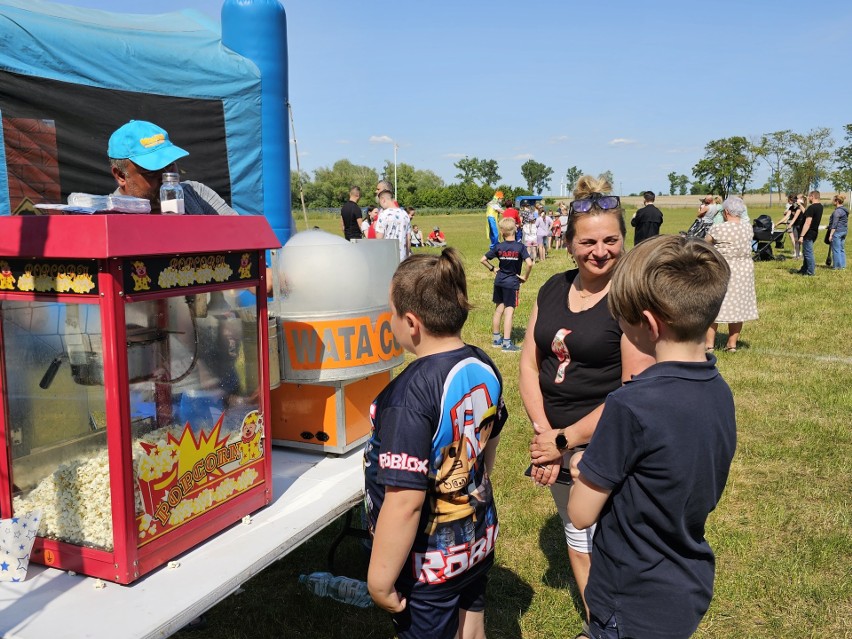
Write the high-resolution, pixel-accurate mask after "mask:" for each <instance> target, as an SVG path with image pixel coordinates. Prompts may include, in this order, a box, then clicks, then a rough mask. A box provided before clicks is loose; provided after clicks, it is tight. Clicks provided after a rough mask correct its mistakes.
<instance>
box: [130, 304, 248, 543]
mask: <svg viewBox="0 0 852 639" xmlns="http://www.w3.org/2000/svg"><path fill="white" fill-rule="evenodd" d="M238 293H239V291H215V292H213V293H198V294H195V295H189V296H179V297H170V298H166V299H155V300H145V301H139V302H131V303H128V304H127V305H126V306H125V309H126V315H125V318H126V328H127V335H128V343H130V341H131V339H134V340H136V341H137V343H138V344H140V346H141V345H142V344H144V345H145V346H144V349H145V350H142V349H141V348H140V349H138V352H137V354H136V355H133V354H132V352H131V349H130V348H128V379H129V380H130V389H129V390H130V395H129V396H130V408H131V415H132V417H133V419H132V421H131V427H132V441H133V460H134V464H133V465H134V480H135V481H134V488H135V497H136V524H137V532H138V539H137V541H138V544H139V545H140V546H141V545H144V544H146V543H149V542H150V541H153V540H154V539H157V538H158V537H160V536H162V535H165V534H167V533H168V532H169V531H171V530H173V529H174V528H175V527H177V526H180V525H181V524H183V523H185V522H187V521H191V520H192V519H194V518H195V517H197V516H198V515H200V514H203V513H204V512H206V511H208V510H210V509H212V508H215V507H216V506H218V505H220V504H221V503H223V502H226V501H228V500H230V499H231V498H232V497H234V496H235V495H238V494H240V493H242V492H244V491H245V490H246V489H248V488H250V487H252V486H253V485H255V484H256V482H257V480H258V478H259V473H258V468H257V464H258V463H259V462H260V459H261V457H262V455H263V445H262V435H263V429H262V425H263V423H262V420H261V419H260V412H259V411H260V394H259V386H258V376H257V370H258V365H259V364H258V350H257V344H258V340H257V320H256V311H255V308H254V307H253V306H252V307H249V308H239V307H238V306H237V303H236V300H237V299H238V298H239V295H238ZM243 294H244V295H245V293H243ZM250 297H252V301H253V296H250ZM143 371H148V372H147V374H146V375H141V373H142V372H143Z"/></svg>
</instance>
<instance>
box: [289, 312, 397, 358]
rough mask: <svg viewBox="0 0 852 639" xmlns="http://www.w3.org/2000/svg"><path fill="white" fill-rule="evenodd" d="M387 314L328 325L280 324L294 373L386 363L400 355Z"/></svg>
mask: <svg viewBox="0 0 852 639" xmlns="http://www.w3.org/2000/svg"><path fill="white" fill-rule="evenodd" d="M390 317H391V316H390V313H381V314H379V315H378V316H377V317H370V316H361V317H348V318H346V319H335V320H329V321H317V322H313V321H299V322H293V321H290V322H288V321H283V322H282V334H283V337H284V344H285V347H286V349H287V357H288V360H289V365H290V367H291V368H292V369H293V370H319V369H333V368H350V367H355V366H367V365H370V364H380V363H382V362H388V361H390V360H392V359H393V358H395V357H399V356H400V355H402V348H401V347H400V345H399V344H397V342H396V340H395V339H394V337H393V333H392V332H391V326H390Z"/></svg>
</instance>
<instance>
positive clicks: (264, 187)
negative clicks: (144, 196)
mask: <svg viewBox="0 0 852 639" xmlns="http://www.w3.org/2000/svg"><path fill="white" fill-rule="evenodd" d="M133 119H135V120H149V121H151V122H155V123H157V124H158V125H160V126H162V127H163V128H165V129H166V130H167V131H168V132H169V134H170V136H171V138H172V140H173V141H174V142H175V143H176V144H177V145H179V146H181V147H183V148H185V149H186V150H187V151H189V152H190V155H189V157H188V158H186V159H184V160H182V161H181V163H180V167H181V170H182V172H184V174H185V178H186V179H194V180H198V181H200V182H204V183H205V184H207V185H208V186H210V187H211V188H213V189H214V190H216V191H217V192H218V193H219V194H220V195H221V196H222V197H223V198H224V199H225V200H226V201H227V202H229V203H230V204H231V206H233V208H235V209H236V210H237V211H238V212H240V213H241V214H244V215H265V216H266V217H267V219H268V220H269V222H270V225H271V226H272V228H273V229H274V231H275V233H276V235H277V236H278V239H279V240H280V241H281V243H282V245H283V244H284V243H285V242H286V241H287V239H288V238H289V237H290V235H291V233H292V230H293V229H292V226H293V225H292V216H291V213H290V156H289V137H288V116H287V23H286V17H285V14H284V8H283V7H282V6H281V4H280V3H279V2H278V0H225V2H224V5H223V7H222V24H221V28H220V26H219V25H218V24H216V23H215V22H214V21H212V20H210V19H209V18H207V17H205V16H203V15H202V14H200V13H198V12H195V11H180V12H176V13H168V14H162V15H147V16H143V15H125V14H115V13H108V12H104V11H96V10H91V9H81V8H76V7H68V6H64V5H61V4H56V3H52V2H45V1H43V0H0V121H2V128H1V129H0V136H2V137H0V215H9V214H16V213H18V212H21V211H18V210H16V208H19V206H20V203H19V202H16V201H15V198H14V197H10V185H11V183H12V182H13V181H21V180H26V178H27V176H20V175H14V174H12V175H9V171H10V170H11V168H10V167H13V166H18V162H19V160H20V158H17V157H16V158H11V157H8V155H10V154H12V153H14V154H16V156H18V155H20V146H16V145H14V144H6V136H14V135H17V130H16V129H15V127H14V126H12V124H13V123H19V122H36V123H38V124H39V126H46V127H48V130H49V131H52V132H54V133H55V136H54V137H51V138H50V141H49V142H50V144H49V146H50V147H51V148H49V149H45V151H44V152H45V153H46V154H48V155H50V156H51V157H52V158H54V159H55V160H53V161H54V164H56V163H57V162H56V160H58V178H54V179H53V181H54V183H55V182H57V181H58V184H59V185H58V187H56V186H54V190H58V191H59V193H58V194H57V195H60V196H61V201H63V202H64V201H65V198H67V196H68V194H69V193H72V192H84V193H110V192H112V190H113V189H114V188H115V183H114V180H113V179H112V176H111V174H110V171H109V164H108V160H107V157H106V148H107V140H108V139H109V136H110V134H111V133H112V132H113V131H114V130H115V129H116V128H118V127H119V126H121V125H122V124H124V123H125V122H127V121H128V120H133ZM33 138H34V139H35V138H36V136H33ZM54 139H55V141H54ZM10 142H11V140H10ZM36 146H37V145H36ZM9 149H15V150H14V151H10V150H9ZM27 153H34V154H36V155H37V154H38V149H37V148H36V149H35V150H34V151H27ZM27 161H28V162H30V163H31V164H35V165H36V166H38V165H39V160H38V158H37V157H36V158H28V159H27ZM7 169H9V170H7ZM37 180H38V177H37V175H36V176H35V177H32V179H31V181H37ZM36 203H38V202H36Z"/></svg>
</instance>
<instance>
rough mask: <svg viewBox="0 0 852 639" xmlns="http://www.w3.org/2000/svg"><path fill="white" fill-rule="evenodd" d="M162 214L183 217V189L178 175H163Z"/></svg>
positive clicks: (161, 188) (161, 192)
mask: <svg viewBox="0 0 852 639" xmlns="http://www.w3.org/2000/svg"><path fill="white" fill-rule="evenodd" d="M160 212H161V213H163V214H166V215H168V214H171V215H183V214H184V207H183V187H182V186H181V185H180V176H179V175H178V174H177V173H163V185H162V186H161V187H160Z"/></svg>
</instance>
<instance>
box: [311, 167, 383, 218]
mask: <svg viewBox="0 0 852 639" xmlns="http://www.w3.org/2000/svg"><path fill="white" fill-rule="evenodd" d="M378 181H379V175H378V173H376V170H375V169H373V168H371V167H369V166H360V165H357V164H352V162H350V161H349V160H345V159H344V160H338V161H337V162H335V163H334V166H332V167H331V168H328V167H320V168H318V169H316V170H315V171H314V181H313V185H312V188H310V189H309V190H308V192H306V194H305V196H306V197H305V199H306V200H308V205H309V206H311V207H314V208H317V207H330V208H334V207H338V206H340V205H341V204H343V203H344V202H345V201H346V200H347V199H348V198H349V188H350V187H352V186H360V187H361V191H362V196H361V202H363V203H367V202H369V201H370V200H371V198H372V194H373V187H374V186H375V185H376V182H378ZM308 193H310V197H308Z"/></svg>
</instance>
